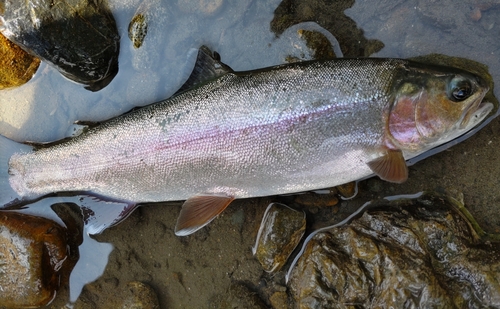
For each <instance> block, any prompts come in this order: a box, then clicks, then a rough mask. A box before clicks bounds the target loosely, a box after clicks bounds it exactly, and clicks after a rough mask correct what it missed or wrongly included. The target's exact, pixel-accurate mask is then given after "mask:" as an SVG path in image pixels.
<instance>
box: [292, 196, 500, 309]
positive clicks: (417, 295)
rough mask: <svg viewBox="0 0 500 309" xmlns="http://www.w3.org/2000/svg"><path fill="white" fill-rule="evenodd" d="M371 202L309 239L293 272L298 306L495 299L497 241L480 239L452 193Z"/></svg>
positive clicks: (499, 292)
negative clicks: (351, 217) (354, 216)
mask: <svg viewBox="0 0 500 309" xmlns="http://www.w3.org/2000/svg"><path fill="white" fill-rule="evenodd" d="M373 205H374V206H378V207H377V208H374V209H371V210H369V211H367V212H365V213H364V214H363V215H362V216H361V217H360V218H357V219H354V220H353V221H352V222H351V223H349V224H347V225H343V226H340V227H336V228H332V229H330V230H328V231H325V232H320V233H318V234H316V235H315V236H314V237H313V238H312V239H311V241H310V242H309V243H308V244H307V247H306V249H305V252H304V254H303V255H302V256H301V257H300V259H299V261H298V263H297V265H296V266H295V268H294V269H293V271H292V273H291V284H290V288H291V290H292V294H293V297H294V299H295V301H296V302H297V305H298V307H299V308H348V307H349V306H350V304H356V306H357V307H358V308H373V307H377V308H389V307H392V308H436V307H440V308H464V307H468V308H484V307H498V306H500V281H499V280H498V278H499V277H498V274H499V273H500V254H499V252H500V243H492V242H487V243H481V242H480V237H479V236H481V235H483V234H484V233H483V232H482V231H480V230H478V229H477V228H476V229H472V228H471V227H476V226H477V224H476V223H475V221H474V220H473V219H472V217H471V216H470V215H469V214H468V212H466V211H465V210H464V208H463V205H460V203H459V202H458V201H457V200H455V199H453V198H451V197H447V196H442V195H438V194H427V195H424V196H422V197H420V198H418V199H411V200H396V201H392V202H388V201H386V200H385V201H379V202H376V203H374V204H373ZM486 236H487V235H486ZM489 238H490V239H495V238H494V237H489Z"/></svg>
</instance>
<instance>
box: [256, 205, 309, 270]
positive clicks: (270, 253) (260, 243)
mask: <svg viewBox="0 0 500 309" xmlns="http://www.w3.org/2000/svg"><path fill="white" fill-rule="evenodd" d="M305 229H306V217H305V214H304V212H302V211H297V210H294V209H292V208H290V207H288V206H286V205H284V204H279V203H271V204H270V205H269V206H268V208H267V210H266V212H265V213H264V217H263V218H262V222H261V225H260V228H259V233H258V235H257V240H256V242H255V246H254V248H253V253H254V255H255V256H256V257H257V260H258V261H259V262H260V264H261V265H262V267H263V268H264V270H265V271H267V272H276V271H279V270H280V269H281V267H283V265H284V264H285V263H286V261H287V260H288V257H289V256H290V254H291V253H292V252H293V250H294V249H295V247H296V246H297V245H298V243H299V242H300V240H301V239H302V236H303V235H304V232H305Z"/></svg>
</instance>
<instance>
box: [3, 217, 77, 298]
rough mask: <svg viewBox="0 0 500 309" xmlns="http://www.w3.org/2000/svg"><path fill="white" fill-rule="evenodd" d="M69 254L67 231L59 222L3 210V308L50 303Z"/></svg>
mask: <svg viewBox="0 0 500 309" xmlns="http://www.w3.org/2000/svg"><path fill="white" fill-rule="evenodd" d="M68 255H69V252H68V251H67V243H66V231H65V230H64V228H62V227H61V226H59V225H58V224H56V223H55V222H53V221H51V220H48V219H43V218H39V217H33V216H29V215H24V214H18V213H12V212H6V211H2V212H0V274H1V275H0V287H1V290H0V308H36V307H39V306H43V305H45V304H47V303H48V302H50V301H51V300H52V298H53V297H54V295H55V293H56V291H57V289H58V288H59V284H60V281H61V269H62V268H63V266H64V264H65V263H68V261H67V258H68Z"/></svg>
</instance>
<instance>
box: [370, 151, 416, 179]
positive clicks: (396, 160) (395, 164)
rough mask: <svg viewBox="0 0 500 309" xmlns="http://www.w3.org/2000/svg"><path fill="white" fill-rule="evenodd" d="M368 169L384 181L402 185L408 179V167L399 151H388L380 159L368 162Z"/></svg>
mask: <svg viewBox="0 0 500 309" xmlns="http://www.w3.org/2000/svg"><path fill="white" fill-rule="evenodd" d="M368 167H370V169H371V170H372V171H373V172H374V173H375V174H377V175H378V176H379V177H380V178H381V179H383V180H386V181H390V182H395V183H402V182H405V181H406V179H408V167H407V166H406V161H405V158H404V157H403V152H402V151H401V150H392V149H388V150H387V153H386V154H385V155H383V156H382V157H380V158H377V159H375V160H373V161H370V162H368Z"/></svg>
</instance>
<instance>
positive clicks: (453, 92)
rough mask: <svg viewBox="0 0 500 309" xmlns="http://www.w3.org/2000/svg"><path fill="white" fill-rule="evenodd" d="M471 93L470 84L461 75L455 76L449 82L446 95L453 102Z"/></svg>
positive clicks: (463, 98) (461, 99)
mask: <svg viewBox="0 0 500 309" xmlns="http://www.w3.org/2000/svg"><path fill="white" fill-rule="evenodd" d="M471 94H472V84H471V82H470V81H469V80H467V79H465V78H463V77H455V78H453V79H452V80H451V82H450V83H449V89H448V97H449V98H450V99H451V100H452V101H455V102H460V101H463V100H465V99H467V98H468V97H470V95H471Z"/></svg>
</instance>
